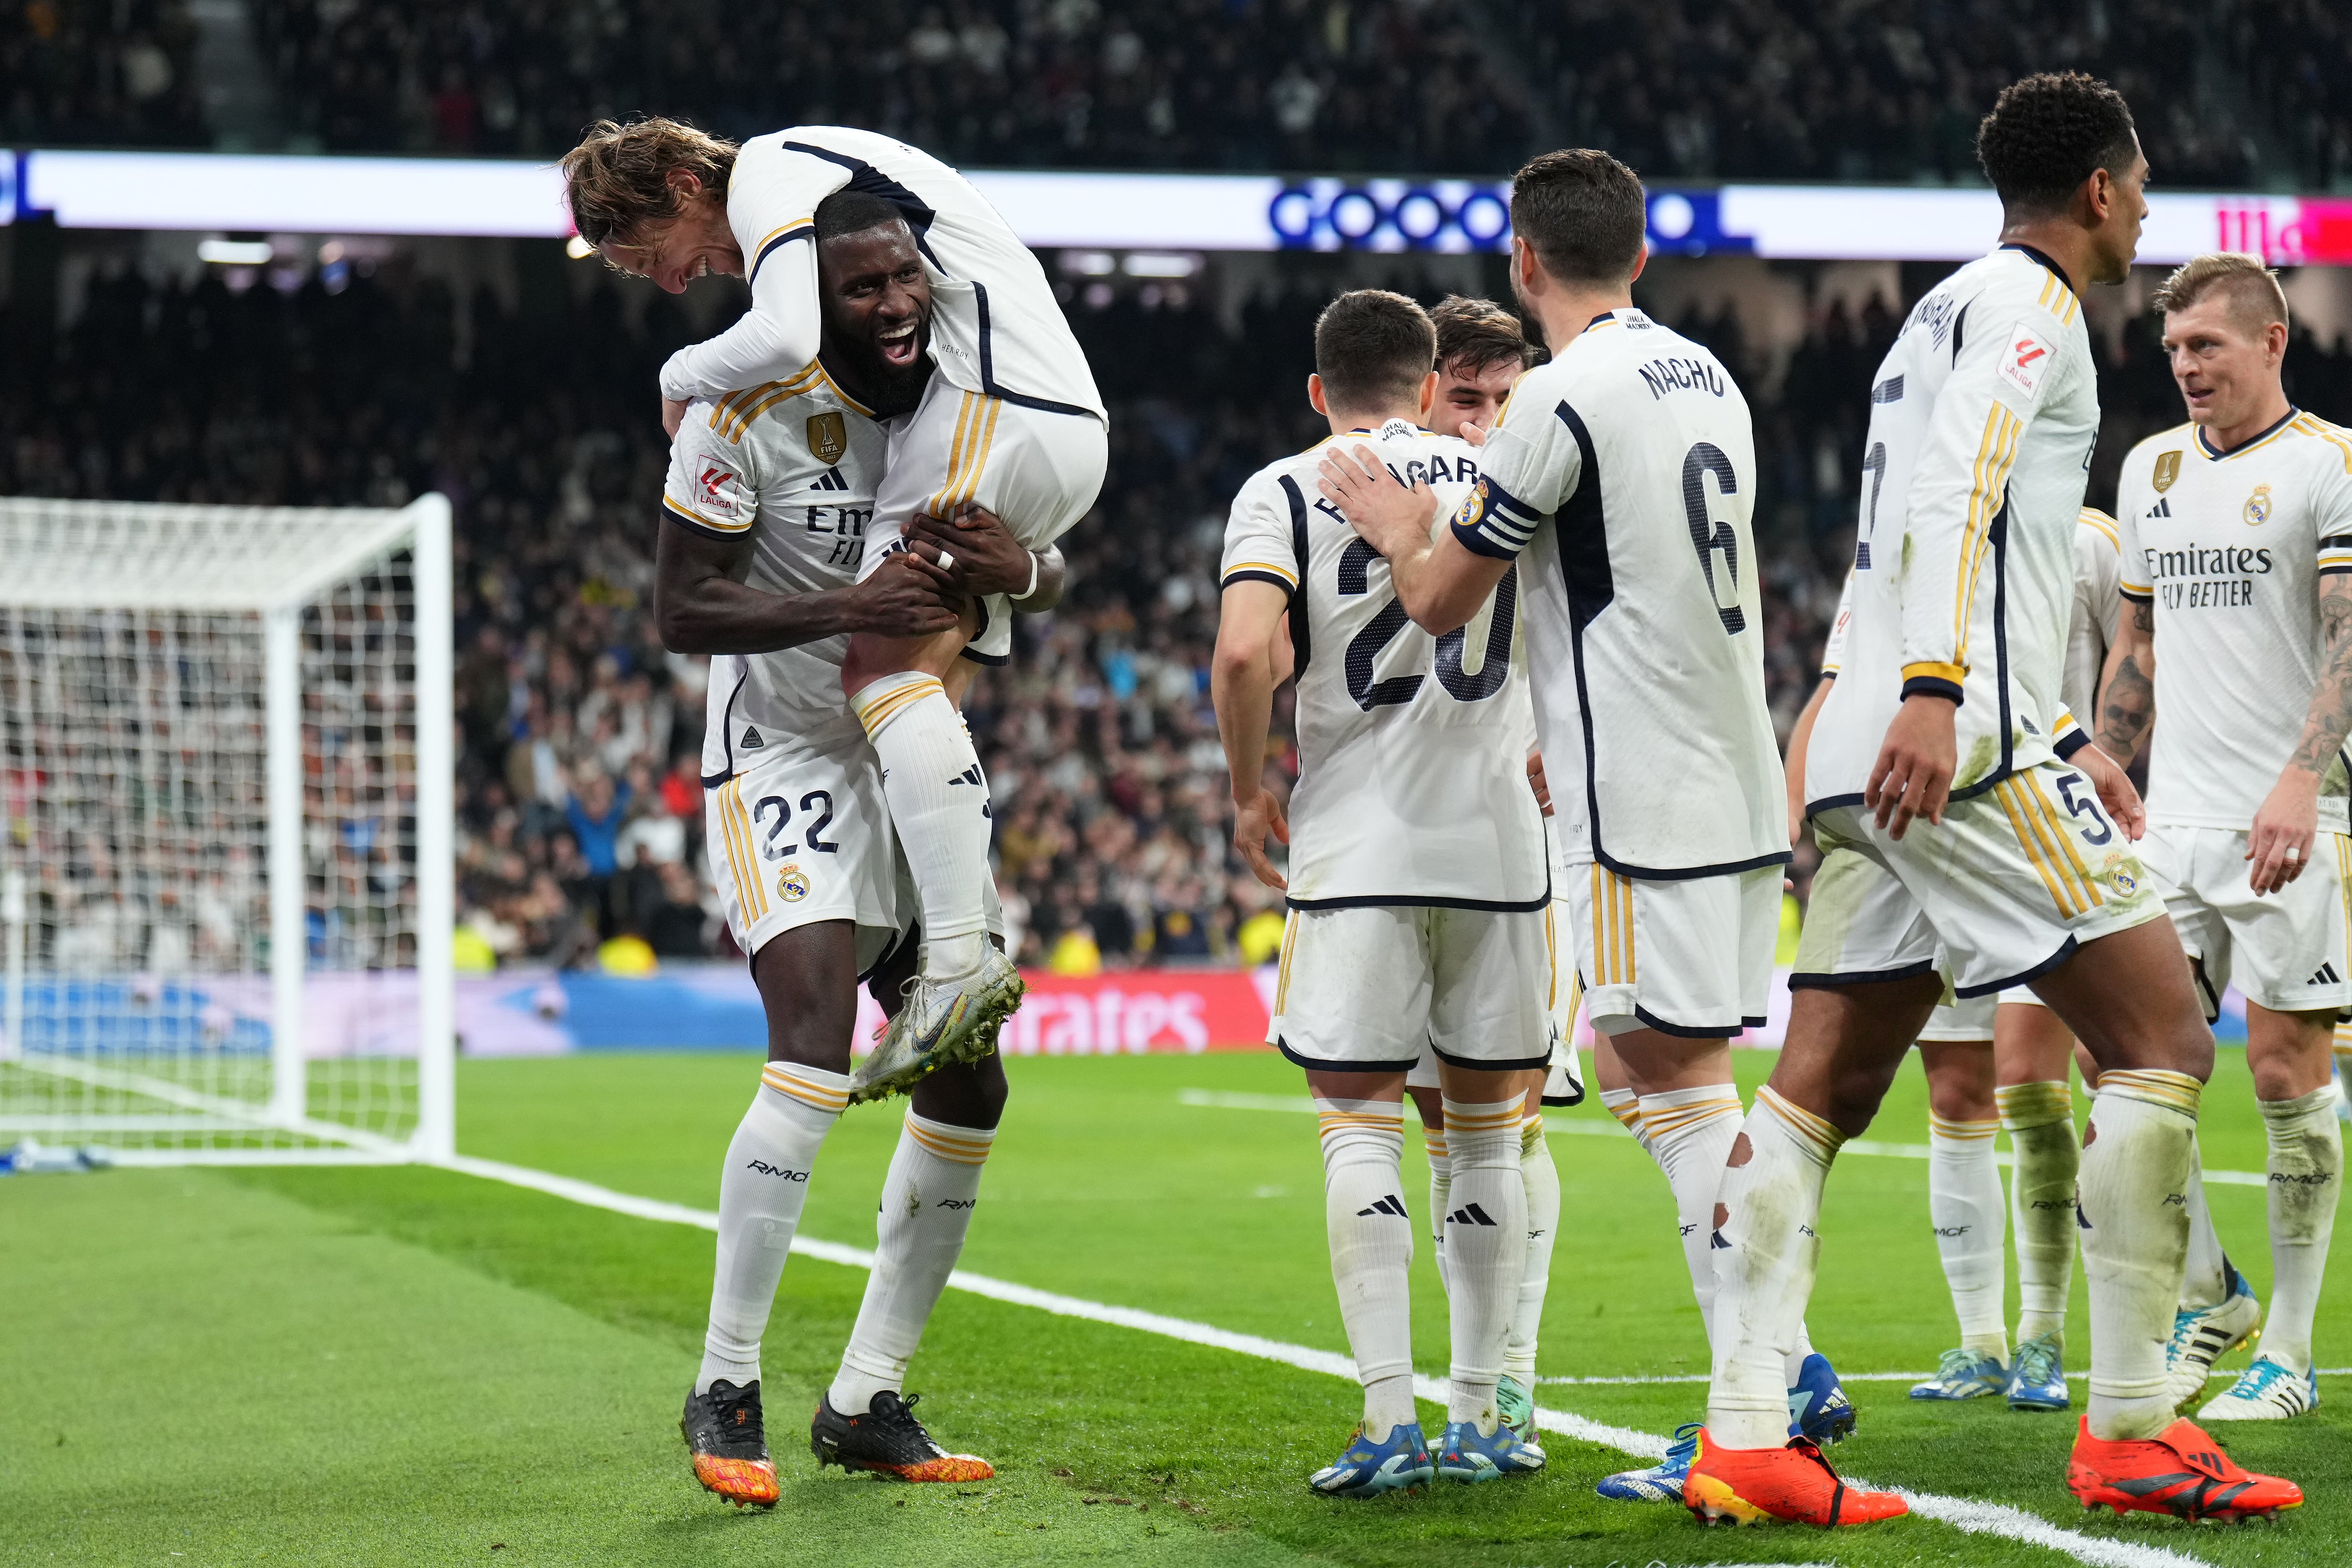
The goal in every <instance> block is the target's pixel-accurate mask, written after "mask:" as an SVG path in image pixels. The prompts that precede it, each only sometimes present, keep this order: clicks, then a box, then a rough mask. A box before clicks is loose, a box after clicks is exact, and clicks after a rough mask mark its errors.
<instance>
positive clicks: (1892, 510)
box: [1684, 72, 2302, 1525]
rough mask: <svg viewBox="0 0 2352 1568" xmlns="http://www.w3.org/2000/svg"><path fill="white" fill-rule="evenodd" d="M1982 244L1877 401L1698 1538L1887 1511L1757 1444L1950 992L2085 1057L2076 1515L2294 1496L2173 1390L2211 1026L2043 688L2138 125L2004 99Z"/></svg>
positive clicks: (2087, 445) (2059, 637)
mask: <svg viewBox="0 0 2352 1568" xmlns="http://www.w3.org/2000/svg"><path fill="white" fill-rule="evenodd" d="M1977 150H1978V157H1979V161H1980V162H1982V164H1983V166H1984V170H1985V172H1986V174H1987V176H1988V177H1989V178H1990V181H1991V183H1992V186H1993V189H1994V191H1995V192H1996V193H1998V194H1999V196H2000V202H2001V209H2002V220H2001V233H2000V246H1999V247H1998V248H1996V249H1995V250H1993V251H1991V252H1990V254H1988V255H1987V256H1983V257H1981V258H1979V259H1978V260H1976V261H1973V262H1970V263H1969V264H1968V265H1967V266H1965V267H1961V268H1960V269H1959V270H1958V271H1957V272H1955V273H1954V274H1953V275H1952V276H1951V277H1948V278H1946V279H1945V280H1944V281H1943V282H1942V283H1941V284H1939V285H1937V287H1935V288H1934V289H1931V290H1930V291H1929V292H1928V293H1927V296H1926V297H1925V298H1922V299H1921V300H1920V302H1919V303H1918V305H1917V306H1916V308H1914V309H1913V310H1912V312H1911V314H1910V316H1909V317H1908V318H1907V319H1906V321H1905V322H1904V325H1903V329H1902V330H1901V332H1900V333H1899V334H1898V335H1897V336H1896V339H1895V344H1894V346H1893V348H1891V349H1890V350H1888V351H1887V355H1886V358H1885V361H1883V362H1882V364H1881V366H1880V369H1879V372H1878V375H1877V378H1876V380H1875V382H1874V387H1873V389H1872V392H1871V400H1872V401H1871V410H1870V425H1869V430H1868V433H1867V435H1866V437H1865V439H1866V441H1867V443H1868V444H1867V446H1866V447H1865V461H1866V462H1867V464H1868V465H1870V468H1871V473H1872V479H1871V483H1870V484H1868V485H1867V486H1864V491H1863V497H1862V502H1861V507H1860V510H1859V516H1858V519H1857V520H1858V523H1859V525H1860V526H1859V530H1858V532H1859V538H1858V539H1857V541H1856V545H1855V559H1854V572H1853V621H1852V622H1851V623H1850V624H1849V625H1848V627H1847V631H1846V637H1847V642H1846V649H1845V657H1844V659H1843V663H1842V664H1841V665H1840V669H1839V674H1838V679H1837V682H1836V684H1835V685H1833V686H1832V688H1831V690H1830V695H1829V696H1828V698H1827V699H1826V700H1825V701H1824V702H1823V704H1822V712H1821V716H1820V718H1819V719H1818V720H1817V721H1816V723H1815V725H1814V727H1813V733H1812V737H1811V745H1810V746H1809V747H1807V751H1806V756H1805V758H1804V768H1805V780H1806V784H1805V795H1806V801H1807V807H1806V809H1807V811H1808V813H1809V814H1810V815H1811V820H1812V824H1813V831H1814V837H1815V841H1817V842H1818V843H1819V844H1820V845H1821V846H1822V867H1821V871H1820V873H1818V874H1817V875H1816V876H1815V878H1814V882H1813V897H1812V906H1811V911H1810V918H1808V920H1807V921H1806V923H1805V931H1804V936H1803V938H1802V942H1801V946H1800V949H1799V953H1798V959H1797V968H1798V969H1799V970H1800V971H1802V972H1803V973H1804V974H1805V975H1806V977H1807V983H1806V984H1804V985H1803V986H1802V987H1801V988H1798V989H1797V990H1796V993H1795V996H1794V998H1793V1007H1792V1009H1791V1013H1790V1022H1789V1031H1788V1038H1787V1042H1786V1044H1784V1045H1783V1047H1782V1049H1781V1051H1780V1061H1779V1062H1778V1063H1777V1064H1776V1066H1775V1067H1774V1069H1773V1072H1772V1077H1771V1081H1770V1082H1769V1084H1767V1085H1766V1087H1765V1088H1764V1089H1763V1090H1761V1091H1759V1093H1758V1096H1757V1104H1756V1107H1755V1109H1754V1110H1753V1111H1752V1112H1751V1113H1749V1115H1748V1122H1747V1124H1746V1126H1745V1128H1744V1129H1743V1130H1742V1136H1741V1138H1740V1141H1739V1143H1738V1145H1736V1146H1735V1147H1734V1149H1733V1151H1732V1155H1731V1163H1730V1166H1729V1168H1728V1170H1727V1172H1726V1175H1725V1178H1724V1184H1723V1189H1722V1196H1721V1198H1720V1200H1719V1205H1718V1207H1717V1211H1716V1212H1717V1217H1718V1218H1719V1219H1720V1221H1721V1223H1720V1224H1719V1225H1718V1226H1717V1230H1718V1231H1719V1232H1720V1234H1721V1235H1722V1237H1723V1239H1724V1242H1725V1244H1726V1249H1725V1250H1724V1252H1723V1253H1722V1254H1721V1260H1720V1268H1721V1278H1722V1284H1721V1294H1720V1295H1719V1296H1718V1298H1717V1302H1716V1312H1717V1319H1718V1322H1721V1323H1722V1324H1723V1325H1724V1332H1723V1333H1719V1334H1718V1335H1717V1344H1716V1362H1715V1375H1714V1381H1713V1385H1712V1388H1711V1390H1710V1393H1709V1396H1708V1412H1707V1427H1706V1431H1705V1432H1704V1433H1702V1434H1701V1438H1700V1453H1699V1457H1698V1459H1697V1460H1696V1462H1695V1463H1694V1464H1693V1465H1692V1467H1691V1473H1690V1479H1689V1481H1688V1482H1687V1484H1686V1485H1685V1489H1684V1501H1685V1505H1686V1506H1687V1507H1689V1508H1690V1509H1691V1511H1693V1513H1694V1514H1696V1515H1697V1516H1698V1517H1700V1518H1702V1519H1738V1520H1753V1519H1763V1518H1774V1519H1785V1520H1799V1521H1805V1522H1807V1523H1811V1524H1816V1525H1842V1524H1858V1523H1863V1522H1866V1521H1871V1520H1874V1519H1883V1518H1885V1517H1888V1516H1890V1515H1893V1514H1896V1513H1900V1512H1903V1511H1905V1507H1906V1505H1905V1504H1904V1502H1903V1500H1902V1499H1901V1498H1900V1497H1899V1496H1897V1495H1895V1494H1893V1493H1883V1492H1859V1491H1855V1490H1849V1489H1848V1488H1847V1487H1845V1485H1844V1484H1843V1482H1841V1481H1839V1480H1838V1479H1837V1478H1836V1477H1835V1476H1834V1475H1833V1474H1832V1472H1831V1470H1830V1468H1829V1466H1828V1464H1827V1463H1826V1462H1825V1461H1824V1460H1822V1458H1821V1456H1820V1454H1819V1453H1818V1452H1817V1451H1815V1450H1813V1449H1812V1448H1811V1447H1810V1445H1806V1444H1803V1443H1790V1444H1786V1445H1784V1444H1782V1443H1781V1441H1780V1430H1779V1428H1780V1414H1781V1412H1782V1411H1783V1409H1784V1408H1785V1407H1784V1406H1782V1404H1781V1400H1780V1378H1779V1371H1780V1354H1781V1350H1782V1347H1783V1346H1784V1345H1785V1343H1786V1342H1787V1337H1788V1335H1789V1333H1790V1328H1791V1325H1793V1323H1794V1322H1795V1321H1796V1316H1797V1313H1798V1312H1799V1311H1800V1310H1801V1307H1802V1305H1803V1302H1804V1301H1805V1299H1806V1297H1807V1295H1808V1294H1809V1293H1810V1292H1811V1287H1812V1281H1813V1271H1814V1265H1815V1260H1816V1258H1817V1257H1818V1254H1819V1250H1820V1242H1819V1240H1818V1239H1817V1237H1816V1235H1815V1230H1814V1228H1815V1226H1816V1224H1817V1222H1818V1218H1819V1216H1820V1213H1821V1196H1822V1184H1823V1183H1824V1181H1825V1180H1826V1179H1827V1177H1828V1174H1829V1167H1830V1164H1831V1162H1832V1160H1833V1159H1834V1158H1835V1157H1836V1154H1837V1150H1838V1147H1839V1145H1842V1144H1843V1143H1844V1142H1845V1141H1846V1139H1848V1138H1850V1137H1853V1136H1855V1135H1857V1134H1860V1133H1861V1132H1862V1131H1863V1130H1864V1128H1865V1127H1867V1126H1868V1125H1869V1124H1870V1120H1871V1117H1872V1116H1873V1115H1874V1113H1876V1111H1877V1108H1878V1104H1879V1102H1880V1100H1881V1099H1882V1098H1883V1097H1884V1095H1885V1090H1886V1085H1887V1083H1888V1082H1889V1081H1891V1079H1892V1078H1893V1076H1894V1073H1895V1068H1896V1067H1897V1065H1899V1063H1900V1062H1901V1061H1902V1057H1903V1053H1904V1052H1905V1051H1906V1050H1907V1049H1908V1048H1909V1046H1910V1044H1911V1041H1912V1040H1914V1039H1915V1038H1916V1036H1917V1034H1918V1032H1919V1030H1920V1029H1921V1027H1922V1026H1923V1025H1925V1024H1926V1023H1927V1016H1928V1014H1929V1012H1930V1011H1931V1010H1932V1009H1933V1008H1934V1007H1935V1005H1936V1003H1937V1001H1938V1000H1940V999H1943V998H1946V997H1948V996H1954V995H1957V996H1958V998H1971V997H1982V996H1995V995H1998V994H1999V993H2000V992H2001V991H2003V990H2005V989H2007V988H2009V987H2011V986H2013V985H2020V984H2029V985H2031V986H2032V988H2033V989H2034V991H2035V993H2036V994H2037V995H2039V996H2040V997H2041V998H2042V1000H2044V1001H2045V1002H2047V1003H2049V1004H2050V1006H2051V1008H2052V1009H2053V1011H2055V1012H2056V1013H2057V1014H2058V1016H2059V1018H2060V1019H2063V1021H2064V1022H2065V1023H2066V1025H2067V1026H2068V1027H2069V1028H2070V1029H2072V1030H2074V1034H2075V1036H2076V1038H2077V1039H2079V1040H2081V1041H2082V1042H2083V1043H2084V1046H2085V1047H2086V1048H2087V1049H2088V1051H2090V1053H2091V1055H2092V1057H2093V1058H2094V1059H2095V1061H2097V1063H2098V1065H2099V1068H2100V1073H2101V1076H2100V1085H2099V1093H2098V1098H2097V1102H2096V1104H2095V1109H2094V1110H2093V1113H2092V1117H2091V1125H2090V1130H2089V1131H2088V1132H2087V1133H2086V1134H2084V1140H2083V1159H2082V1176H2081V1182H2080V1187H2079V1202H2080V1209H2079V1214H2080V1225H2081V1238H2082V1249H2083V1256H2084V1272H2085V1274H2086V1275H2087V1277H2088V1279H2089V1283H2090V1317H2091V1354H2090V1360H2091V1367H2090V1374H2091V1375H2090V1399H2089V1409H2088V1412H2087V1414H2086V1415H2085V1416H2084V1418H2083V1420H2082V1422H2081V1425H2080V1427H2078V1429H2077V1435H2076V1438H2075V1442H2074V1453H2073V1457H2072V1458H2071V1460H2070V1462H2069V1465H2068V1468H2067V1484H2068V1487H2069V1489H2070V1490H2072V1491H2073V1492H2074V1495H2075V1497H2076V1498H2077V1499H2079V1500H2081V1501H2082V1502H2083V1503H2084V1505H2085V1506H2097V1505H2100V1504H2105V1505H2106V1506H2109V1507H2112V1508H2115V1509H2117V1510H2134V1509H2137V1510H2147V1511H2157V1512H2171V1513H2176V1514H2179V1515H2183V1516H2188V1517H2196V1518H2242V1517H2248V1516H2256V1515H2263V1514H2268V1513H2271V1512H2274V1511H2277V1510H2280V1509H2283V1508H2290V1507H2294V1506H2296V1505H2297V1504H2299V1503H2300V1502H2301V1500H2302V1493H2301V1491H2300V1490H2298V1489H2296V1488H2295V1487H2294V1485H2293V1483H2291V1482H2287V1481H2283V1480H2279V1479H2274V1478H2272V1477H2267V1476H2255V1475H2250V1474H2248V1473H2247V1472H2246V1471H2244V1470H2242V1469H2240V1468H2239V1467H2238V1466H2237V1465H2236V1464H2235V1463H2234V1462H2232V1461H2231V1459H2229V1458H2228V1457H2227V1456H2225V1455H2223V1454H2222V1453H2221V1450H2220V1448H2218V1446H2217V1445H2215V1444H2214V1443H2213V1442H2212V1440H2211V1439H2210V1438H2209V1437H2206V1436H2205V1435H2204V1434H2203V1433H2202V1432H2200V1431H2199V1430H2198V1429H2197V1427H2194V1426H2193V1425H2191V1424H2189V1423H2187V1422H2184V1421H2176V1420H2174V1418H2173V1412H2172V1408H2171V1406H2170V1405H2169V1404H2168V1401H2167V1399H2166V1397H2165V1392H2164V1391H2165V1369H2164V1359H2163V1358H2164V1350H2163V1347H2164V1343H2165V1339H2166V1331H2167V1329H2168V1326H2169V1321H2170V1314H2171V1311H2172V1305H2173V1298H2174V1296H2175V1295H2176V1294H2177V1292H2178V1291H2179V1275H2180V1268H2181V1261H2182V1256H2183V1252H2184V1250H2185V1248H2186V1245H2187V1224H2186V1220H2185V1218H2184V1217H2183V1216H2182V1214H2181V1210H2180V1204H2181V1201H2182V1196H2183V1192H2184V1189H2185V1187H2186V1186H2187V1182H2188V1176H2189V1151H2190V1148H2191V1146H2192V1145H2193V1144H2194V1141H2195V1135H2196V1125H2197V1103H2198V1097H2199V1094H2200V1092H2201V1091H2202V1089H2203V1087H2204V1080H2205V1078H2206V1077H2207V1076H2208V1075H2209V1074H2210V1071H2211V1070H2212V1051H2213V1044H2212V1036H2211V1034H2210V1031H2209V1030H2207V1028H2206V1027H2205V1022H2204V1019H2203V1017H2202V1015H2201V1013H2200V1011H2199V1009H2198V1007H2197V1001H2196V998H2195V995H2194V993H2193V991H2192V989H2191V987H2190V984H2189V966H2188V964H2187V963H2186V962H2185V961H2184V960H2183V957H2182V955H2181V949H2180V943H2179V938H2178V937H2176V936H2174V934H2173V930H2172V925H2171V923H2170V922H2169V921H2168V920H2165V919H2163V918H2162V915H2163V913H2164V905H2163V901H2162V900H2161V898H2160V897H2159V896H2158V894H2157V892H2156V890H2155V888H2154V887H2153V886H2152V885H2151V883H2150V882H2149V879H2148V874H2147V870H2146V868H2145V867H2144V866H2143V865H2142V864H2141V863H2140V861H2139V858H2138V856H2137V855H2136V854H2134V853H2133V852H2132V846H2131V836H2132V835H2133V834H2135V833H2137V832H2138V831H2140V829H2141V826H2142V815H2141V810H2140V807H2139V802H2138V800H2137V795H2136V793H2135V791H2134V790H2133V789H2132V788H2131V785H2130V781H2129V780H2128V779H2126V778H2125V777H2124V774H2123V768H2122V766H2121V765H2120V764H2118V763H2117V762H2116V761H2115V760H2114V759H2113V758H2108V757H2107V756H2105V754H2104V753H2102V752H2101V751H2100V750H2099V749H2098V748H2097V747H2095V746H2092V745H2091V744H2090V737H2088V736H2087V735H2085V734H2084V732H2083V731H2082V729H2081V728H2080V727H2079V726H2077V725H2076V724H2075V722H2074V719H2073V717H2072V716H2070V715H2069V714H2068V713H2067V711H2066V708H2065V705H2064V701H2063V697H2062V695H2061V693H2060V684H2061V681H2062V678H2063V670H2064V653H2065V634H2066V626H2067V610H2068V604H2069V601H2070V600H2071V599H2072V597H2073V592H2074V581H2073V576H2074V574H2073V571H2072V569H2071V559H2072V546H2073V540H2074V531H2075V528H2076V518H2077V517H2078V515H2079V513H2080V510H2081V507H2082V501H2083V487H2084V474H2085V471H2086V467H2087V460H2088V457H2089V455H2090V452H2091V449H2092V445H2093V443H2094V442H2095V440H2096V438H2097V435H2098V429H2099V406H2098V391H2097V382H2096V375H2095V369H2094V366H2093V362H2092V359H2091V351H2090V341H2089V338H2088V335H2087V333H2086V331H2085V329H2084V323H2083V306H2082V300H2081V297H2080V296H2079V294H2078V293H2077V292H2076V291H2077V289H2078V288H2080V287H2083V286H2085V285H2088V284H2092V283H2112V282H2117V281H2120V280H2121V279H2122V278H2123V277H2125V276H2126V272H2127V269H2128V268H2129V267H2130V264H2131V258H2132V256H2133V254H2134V252H2135V251H2136V249H2137V245H2138V240H2139V230H2140V224H2141V222H2142V220H2143V218H2144V217H2145V215H2146V214H2147V202H2146V199H2145V197H2144V195H2143V193H2142V185H2143V183H2144V182H2145V180H2146V177H2147V161H2146V160H2145V159H2144V158H2143V157H2142V156H2141V155H2140V152H2139V143H2138V136H2137V132H2136V131H2134V129H2133V125H2132V119H2131V111H2130V110H2129V109H2128V108H2127V107H2126V105H2125V103H2124V101H2123V99H2122V98H2121V97H2120V96H2119V95H2118V94H2117V93H2116V91H2115V90H2114V89H2111V88H2109V87H2107V86H2106V85H2105V83H2102V82H2099V81H2096V80H2094V79H2093V78H2089V77H2086V76H2083V75H2081V74H2079V73H2071V72H2070V73H2065V74H2054V75H2040V76H2032V77H2028V78H2024V79H2023V80H2021V81H2019V82H2016V83H2013V84H2012V85H2011V86H2010V87H2009V88H2008V89H2005V90H2004V91H2003V92H2002V93H2001V95H2000V99H1999V101H1998V102H1997V103H1996V104H1995V106H1994V108H1993V110H1992V112H1991V113H1990V114H1989V115H1987V116H1986V118H1985V120H1984V121H1983V123H1982V125H1981V126H1980V128H1979V132H1978V140H1977Z"/></svg>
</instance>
